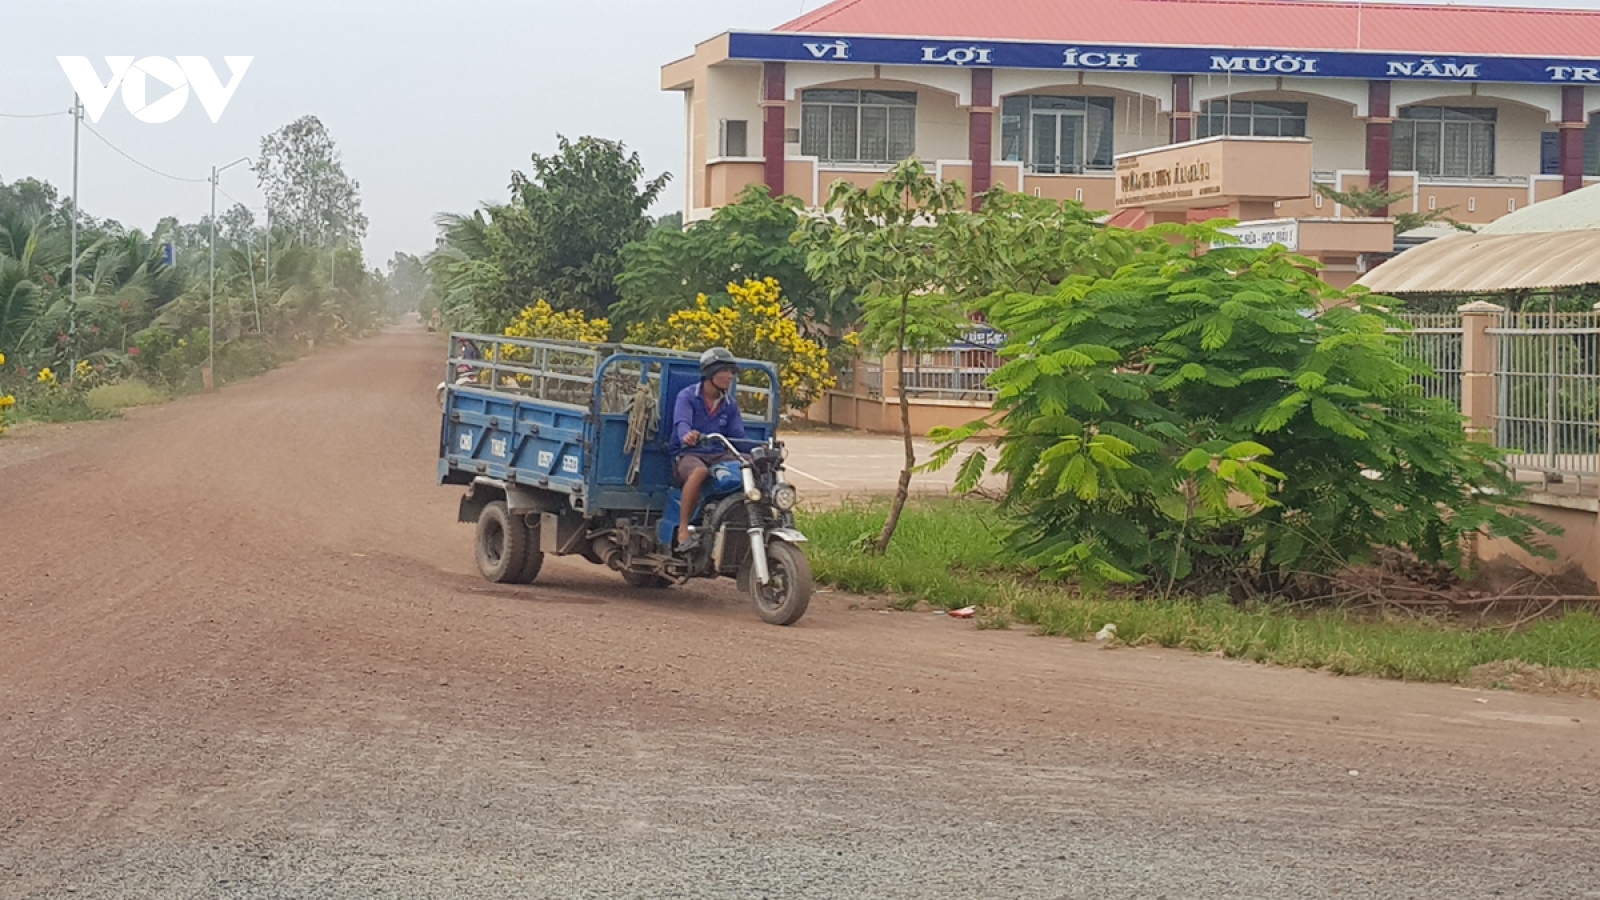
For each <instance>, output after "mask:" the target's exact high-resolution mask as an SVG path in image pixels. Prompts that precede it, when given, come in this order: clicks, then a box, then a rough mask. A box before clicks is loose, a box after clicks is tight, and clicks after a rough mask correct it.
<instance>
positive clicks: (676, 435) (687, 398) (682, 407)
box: [668, 382, 745, 456]
mask: <svg viewBox="0 0 1600 900" xmlns="http://www.w3.org/2000/svg"><path fill="white" fill-rule="evenodd" d="M702 384H703V382H696V383H694V384H691V385H689V386H688V387H686V388H684V389H683V390H681V391H679V392H678V398H677V400H676V401H674V403H673V405H672V441H671V443H670V444H669V445H668V448H669V449H670V450H671V451H672V455H673V456H679V455H681V454H684V453H704V454H716V453H724V452H727V448H726V447H724V446H722V444H720V443H710V444H708V443H706V441H705V440H704V439H703V438H702V440H701V441H700V443H698V444H696V445H695V446H693V447H685V446H684V444H683V436H684V435H686V434H688V433H689V432H691V431H698V432H700V434H701V435H707V434H720V435H722V436H723V437H725V438H729V439H731V440H743V439H744V436H745V434H744V416H742V415H740V414H739V404H738V403H735V402H734V399H733V393H732V392H731V391H730V392H729V394H728V396H726V397H723V398H722V402H721V403H718V404H717V411H716V412H712V411H711V410H710V409H708V408H707V407H706V398H705V394H704V393H702V391H701V386H702Z"/></svg>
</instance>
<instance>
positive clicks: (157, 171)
mask: <svg viewBox="0 0 1600 900" xmlns="http://www.w3.org/2000/svg"><path fill="white" fill-rule="evenodd" d="M83 127H84V128H87V129H89V133H90V134H92V135H94V136H95V137H97V138H99V139H100V143H102V144H105V145H106V146H107V147H110V148H111V149H113V150H115V151H117V153H118V154H120V155H121V156H122V158H123V159H126V160H127V161H128V162H131V163H133V164H134V165H136V166H138V167H139V168H141V169H145V170H146V171H149V172H154V173H155V174H157V175H160V176H161V177H162V178H170V179H172V180H173V181H186V182H189V183H191V184H205V183H206V182H208V181H210V180H211V179H209V178H180V177H179V176H177V175H168V174H167V173H166V172H163V171H161V170H160V169H157V168H155V167H153V166H147V165H145V164H144V163H142V162H140V161H138V160H137V159H134V158H133V157H131V156H129V155H128V154H127V152H125V151H124V150H123V149H122V148H121V147H118V146H117V145H116V144H113V143H111V141H109V140H107V139H106V136H105V135H103V134H101V133H100V132H98V131H95V130H94V127H93V126H91V125H90V124H89V123H88V122H84V123H83Z"/></svg>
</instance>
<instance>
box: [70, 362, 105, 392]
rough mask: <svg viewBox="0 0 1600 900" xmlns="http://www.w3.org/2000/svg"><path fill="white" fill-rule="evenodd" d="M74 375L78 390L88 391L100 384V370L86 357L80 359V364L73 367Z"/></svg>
mask: <svg viewBox="0 0 1600 900" xmlns="http://www.w3.org/2000/svg"><path fill="white" fill-rule="evenodd" d="M72 375H73V379H74V384H75V385H76V386H77V388H78V390H81V391H86V390H88V389H90V388H93V387H98V386H99V385H100V370H99V369H96V368H95V367H94V366H93V365H91V364H90V363H89V361H88V360H86V359H80V360H78V364H77V365H76V366H74V367H73V369H72Z"/></svg>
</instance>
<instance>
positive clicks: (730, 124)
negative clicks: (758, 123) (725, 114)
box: [717, 119, 750, 156]
mask: <svg viewBox="0 0 1600 900" xmlns="http://www.w3.org/2000/svg"><path fill="white" fill-rule="evenodd" d="M717 149H718V150H719V151H720V152H719V154H718V155H720V156H749V155H750V153H749V150H750V121H749V120H748V119H723V120H722V140H720V141H718V148H717Z"/></svg>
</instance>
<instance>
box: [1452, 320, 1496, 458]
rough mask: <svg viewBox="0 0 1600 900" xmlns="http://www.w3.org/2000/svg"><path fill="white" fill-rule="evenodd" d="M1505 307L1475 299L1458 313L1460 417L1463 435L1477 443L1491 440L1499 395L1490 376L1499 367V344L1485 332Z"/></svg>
mask: <svg viewBox="0 0 1600 900" xmlns="http://www.w3.org/2000/svg"><path fill="white" fill-rule="evenodd" d="M1505 311H1506V308H1505V307H1504V306H1501V305H1499V304H1497V303H1489V302H1486V301H1483V300H1476V301H1473V302H1472V303H1468V304H1466V305H1465V306H1462V307H1461V308H1460V309H1459V310H1458V312H1460V313H1461V414H1462V415H1463V416H1465V417H1466V419H1467V434H1469V435H1471V436H1472V437H1474V438H1476V439H1478V440H1485V441H1493V440H1494V437H1495V423H1496V420H1497V419H1498V418H1499V415H1500V394H1499V390H1498V387H1497V385H1496V384H1495V377H1494V373H1495V370H1496V369H1497V368H1499V362H1500V356H1499V349H1500V348H1499V342H1498V340H1497V339H1496V338H1495V336H1494V335H1492V334H1490V333H1489V329H1490V328H1493V327H1494V326H1496V325H1498V324H1500V321H1501V318H1500V317H1501V316H1502V315H1503V314H1504V313H1505Z"/></svg>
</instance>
